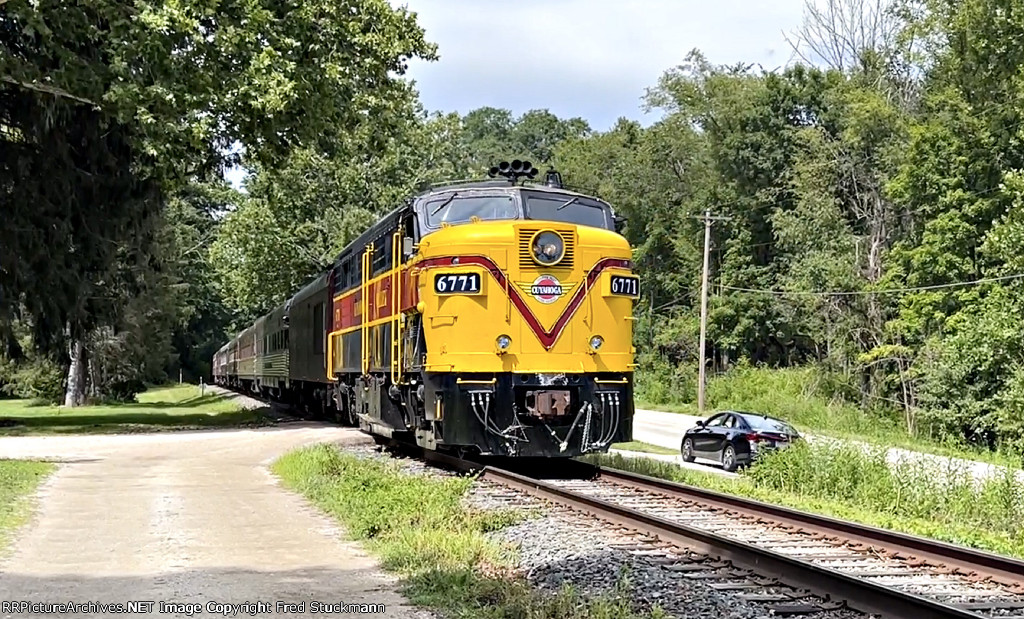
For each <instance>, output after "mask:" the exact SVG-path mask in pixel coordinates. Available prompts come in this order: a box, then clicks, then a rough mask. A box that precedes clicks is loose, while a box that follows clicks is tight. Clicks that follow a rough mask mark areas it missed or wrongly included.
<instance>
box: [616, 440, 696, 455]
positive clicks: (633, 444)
mask: <svg viewBox="0 0 1024 619" xmlns="http://www.w3.org/2000/svg"><path fill="white" fill-rule="evenodd" d="M612 449H621V450H622V451H637V452H640V453H647V454H660V455H665V456H674V455H676V454H678V453H679V452H678V450H676V449H669V448H668V447H662V446H661V445H652V444H651V443H645V442H643V441H629V442H628V443H615V444H613V445H612Z"/></svg>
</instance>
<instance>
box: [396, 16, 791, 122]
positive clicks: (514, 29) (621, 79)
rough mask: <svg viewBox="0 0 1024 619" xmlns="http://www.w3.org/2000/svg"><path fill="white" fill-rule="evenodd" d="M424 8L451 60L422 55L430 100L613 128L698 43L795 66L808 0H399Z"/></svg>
mask: <svg viewBox="0 0 1024 619" xmlns="http://www.w3.org/2000/svg"><path fill="white" fill-rule="evenodd" d="M391 1H392V4H393V5H395V6H403V5H404V6H408V8H409V9H410V10H412V11H415V12H416V13H417V14H418V17H419V23H420V25H421V26H423V27H424V28H425V29H426V31H427V38H428V39H429V40H430V41H433V42H435V43H437V44H438V46H439V48H440V49H439V51H440V55H441V59H440V60H439V61H437V62H435V63H424V62H420V61H414V62H413V63H412V66H411V67H410V72H409V74H410V76H411V77H412V78H413V79H415V80H416V82H417V86H418V88H419V90H420V93H421V95H422V99H423V102H424V105H426V106H427V108H428V109H431V110H441V111H459V112H466V111H469V110H471V109H474V108H477V107H480V106H483V105H491V106H495V107H504V108H509V109H511V110H513V112H516V113H522V112H524V111H526V110H529V109H533V108H548V109H550V110H551V111H552V112H554V113H556V114H558V115H560V116H582V117H584V118H586V119H587V120H588V121H590V123H591V125H592V126H594V127H595V128H597V129H606V128H608V127H609V126H610V125H611V124H613V123H614V121H615V119H616V118H617V117H619V116H627V117H630V118H641V117H642V112H641V110H640V106H641V101H640V99H641V97H642V96H643V94H644V90H645V89H646V88H648V87H650V86H653V85H654V84H655V83H656V82H657V79H658V77H659V76H660V75H661V74H662V73H663V72H664V71H665V70H666V69H668V68H670V67H673V66H676V65H678V64H679V63H680V62H681V61H682V60H683V58H684V56H685V55H686V54H687V53H688V52H689V51H690V50H692V49H694V48H698V49H700V50H701V51H703V52H704V54H705V55H706V56H707V57H708V58H709V60H710V61H711V62H713V63H718V64H732V63H736V62H741V61H742V62H756V63H761V64H762V65H763V66H764V68H765V69H769V70H770V69H772V68H775V67H778V66H781V65H784V64H786V63H787V62H788V61H789V58H790V50H789V46H788V44H787V43H786V41H785V39H784V37H783V32H790V31H792V30H793V29H795V28H796V27H797V26H798V25H799V24H800V20H801V17H802V8H803V0H777V1H774V2H772V1H763V0H762V1H753V0H719V1H718V2H699V1H693V0H632V1H628V0H624V1H621V2H603V1H596V2H595V1H594V0H590V1H587V0H548V1H546V2H542V1H539V0H520V1H519V2H500V3H498V2H490V1H482V0H391Z"/></svg>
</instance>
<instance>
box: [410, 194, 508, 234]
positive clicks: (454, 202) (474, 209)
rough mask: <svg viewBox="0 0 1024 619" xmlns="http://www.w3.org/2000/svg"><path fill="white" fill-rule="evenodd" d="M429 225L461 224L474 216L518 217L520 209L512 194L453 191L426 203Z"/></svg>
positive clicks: (435, 226)
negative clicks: (487, 194) (480, 193)
mask: <svg viewBox="0 0 1024 619" xmlns="http://www.w3.org/2000/svg"><path fill="white" fill-rule="evenodd" d="M426 215H427V225H428V226H430V227H431V228H439V227H441V224H442V223H447V224H461V223H466V222H467V221H469V220H470V219H471V218H473V217H479V218H480V219H517V218H518V217H519V209H518V208H516V204H515V202H514V201H513V200H512V196H510V195H507V194H506V195H497V196H474V195H465V196H463V195H459V194H458V193H453V194H451V195H449V196H444V197H440V198H437V199H435V200H431V201H430V202H427V204H426Z"/></svg>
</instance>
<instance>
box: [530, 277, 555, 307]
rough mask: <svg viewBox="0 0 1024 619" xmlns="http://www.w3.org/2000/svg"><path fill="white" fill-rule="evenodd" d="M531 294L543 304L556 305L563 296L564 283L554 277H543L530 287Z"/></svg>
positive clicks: (534, 281)
mask: <svg viewBox="0 0 1024 619" xmlns="http://www.w3.org/2000/svg"><path fill="white" fill-rule="evenodd" d="M530 294H532V295H533V298H534V299H537V300H538V301H540V302H541V303H554V302H555V300H556V299H557V298H558V297H560V296H562V282H560V281H558V278H557V277H555V276H554V275H541V276H540V277H538V278H537V279H535V280H533V285H531V286H530Z"/></svg>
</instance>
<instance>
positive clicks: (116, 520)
mask: <svg viewBox="0 0 1024 619" xmlns="http://www.w3.org/2000/svg"><path fill="white" fill-rule="evenodd" d="M366 440H367V439H366V438H365V437H364V436H363V435H361V434H359V433H358V432H356V431H355V430H350V429H344V428H338V427H327V426H322V425H319V424H315V423H306V422H301V423H290V424H282V425H280V426H277V427H272V428H261V429H256V430H227V431H205V432H180V433H176V432H166V433H161V434H153V435H113V436H82V437H73V436H48V437H4V438H0V457H6V458H12V457H13V458H27V457H36V458H38V457H47V458H55V459H60V460H62V461H64V462H65V464H62V465H61V467H60V469H59V470H58V471H57V472H56V473H55V474H54V475H53V476H52V477H51V478H50V479H49V480H47V482H46V483H44V485H43V487H42V488H41V492H40V495H41V496H40V502H39V506H38V509H37V514H36V515H35V517H34V518H33V521H32V523H31V524H30V525H28V526H27V527H26V528H25V529H23V530H22V531H21V532H20V533H19V535H18V536H17V537H16V540H15V542H14V544H13V548H10V549H8V553H7V556H6V558H5V560H4V561H2V562H0V602H2V601H10V600H26V601H32V602H49V603H56V602H68V601H73V602H89V601H94V602H101V603H111V602H127V601H131V600H151V601H156V602H179V603H192V604H202V605H206V604H207V603H209V602H225V603H245V602H256V601H262V602H267V603H270V604H271V605H272V606H276V602H277V601H284V602H302V601H305V602H306V603H307V605H306V609H305V611H306V612H305V613H302V614H299V613H295V612H284V611H283V609H282V612H271V613H269V614H261V615H259V616H263V617H266V616H274V617H291V616H308V615H309V611H310V608H309V602H310V601H318V602H346V603H366V604H385V605H386V610H387V612H386V614H385V615H383V616H387V617H400V618H413V617H426V616H429V615H428V614H426V613H425V612H423V611H418V610H415V609H413V608H410V607H409V606H408V605H407V603H406V602H405V601H404V600H403V599H402V598H401V597H400V596H399V595H398V594H397V593H395V592H394V588H395V584H394V581H393V580H392V579H391V578H390V577H389V576H387V575H385V574H383V573H382V572H381V571H380V570H379V569H378V567H377V565H376V564H375V563H374V561H373V560H372V559H371V558H370V557H368V556H367V555H366V554H364V553H363V552H362V551H361V550H360V548H359V547H358V546H357V545H356V544H353V543H349V542H345V541H343V540H342V538H341V536H340V532H339V531H338V530H337V529H336V528H335V526H334V524H333V523H332V521H330V520H329V519H327V518H326V517H324V516H322V515H320V514H318V513H317V512H316V511H314V510H313V509H312V508H311V507H309V506H308V504H307V503H306V502H305V501H304V500H303V499H302V498H301V497H299V496H298V495H295V494H293V493H291V492H289V491H286V490H284V489H283V488H281V487H279V486H278V485H277V483H276V480H275V478H274V477H272V476H271V474H270V473H269V472H268V471H267V470H266V465H267V464H269V463H270V462H271V461H273V460H274V459H275V458H276V457H278V456H279V455H281V454H283V453H285V452H287V451H289V450H291V449H293V448H295V447H298V446H301V445H304V444H308V443H314V442H322V441H338V442H353V443H354V442H364V441H366ZM182 610H184V609H182ZM158 611H159V608H158V607H157V608H154V610H153V612H152V613H150V614H154V615H157V614H160V616H162V617H185V616H202V617H210V616H223V615H221V614H216V613H211V614H208V613H205V612H204V613H200V614H196V615H189V613H188V612H178V613H170V614H161V613H159V612H158ZM24 616H40V617H41V616H43V615H42V614H39V615H30V614H21V613H10V612H3V610H2V609H0V617H4V618H6V617H24ZM46 616H49V617H54V616H64V617H75V616H85V615H77V614H74V613H67V614H63V615H46ZM88 616H90V617H123V615H120V614H115V613H106V614H104V613H100V614H90V615H88ZM237 616H240V617H242V616H249V615H248V614H247V613H245V612H242V613H239V614H238V615H237ZM320 616H325V615H320ZM377 616H381V615H377Z"/></svg>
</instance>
